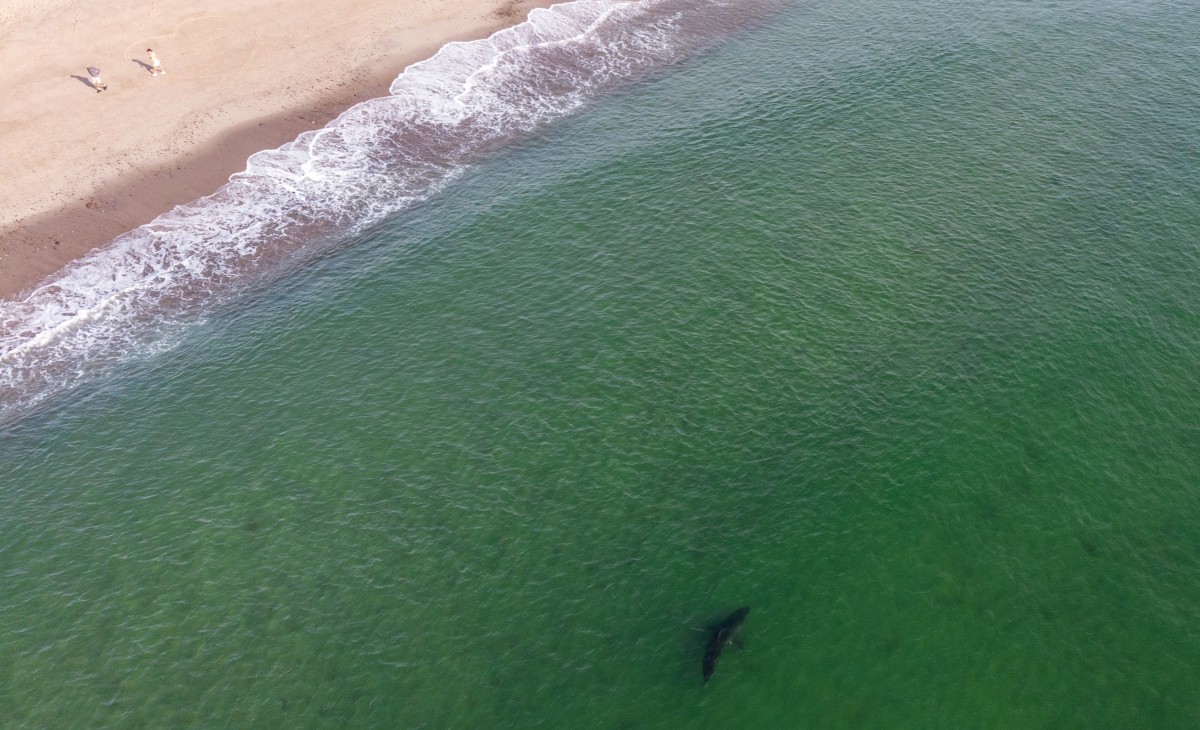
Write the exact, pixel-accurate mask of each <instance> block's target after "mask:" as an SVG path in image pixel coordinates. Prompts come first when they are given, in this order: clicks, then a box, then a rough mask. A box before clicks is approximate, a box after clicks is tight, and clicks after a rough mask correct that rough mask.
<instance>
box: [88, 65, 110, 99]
mask: <svg viewBox="0 0 1200 730" xmlns="http://www.w3.org/2000/svg"><path fill="white" fill-rule="evenodd" d="M87 72H88V78H89V79H91V81H92V87H93V88H95V89H96V93H97V94H99V93H100V92H101V91H104V90H105V89H107V88H108V84H106V83H104V82H103V81H101V80H100V69H98V68H96V67H95V66H88V67H87Z"/></svg>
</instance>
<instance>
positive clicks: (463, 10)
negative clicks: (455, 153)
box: [0, 0, 552, 299]
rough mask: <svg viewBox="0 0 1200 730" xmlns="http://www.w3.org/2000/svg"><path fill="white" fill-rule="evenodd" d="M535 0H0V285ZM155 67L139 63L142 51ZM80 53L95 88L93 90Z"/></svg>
mask: <svg viewBox="0 0 1200 730" xmlns="http://www.w3.org/2000/svg"><path fill="white" fill-rule="evenodd" d="M550 4H552V2H551V1H550V0H333V1H326V0H207V1H205V0H136V1H134V0H97V1H96V2H92V3H88V4H86V5H85V4H84V3H82V2H79V1H78V0H74V1H71V2H67V1H65V0H3V1H2V2H0V69H3V71H4V74H5V77H6V78H7V80H8V81H7V83H8V90H7V92H6V93H5V95H4V96H5V98H4V101H3V103H2V105H0V161H2V163H0V164H2V167H0V298H7V299H13V298H18V297H19V296H20V295H21V293H22V292H25V291H28V290H29V289H31V288H32V287H33V286H34V285H35V284H37V282H39V281H40V280H41V279H43V278H44V277H46V276H48V275H50V274H52V273H54V272H55V271H57V270H58V269H59V268H61V267H62V266H63V265H64V264H66V263H68V262H69V261H71V260H72V259H75V258H78V257H80V256H82V255H84V254H85V253H87V252H88V251H90V250H92V249H94V248H96V247H98V246H103V245H105V244H107V243H108V242H110V241H111V240H112V239H113V238H115V237H116V236H118V235H119V234H121V233H123V232H125V231H128V230H130V229H132V228H136V227H137V226H139V225H142V224H144V223H147V222H149V221H151V220H153V219H154V218H155V217H156V216H158V215H159V214H161V213H164V212H166V211H168V210H170V209H171V208H172V207H174V206H175V205H178V204H180V203H185V202H187V201H190V200H194V199H196V198H198V197H201V196H203V195H207V194H209V193H211V192H213V191H214V190H216V189H217V188H218V187H220V186H221V185H222V184H224V183H225V181H226V180H227V179H228V178H229V176H230V175H232V174H233V173H235V172H239V171H241V170H242V169H244V167H245V162H246V158H248V157H249V156H250V155H251V154H252V153H254V152H257V151H259V150H262V149H270V148H273V147H278V146H279V145H281V144H284V143H286V142H288V141H290V140H292V139H294V138H295V137H296V136H297V135H298V134H299V133H301V132H303V131H305V130H309V129H315V128H318V127H321V126H324V125H325V123H326V122H328V121H330V120H331V119H333V118H334V117H336V116H337V115H338V114H339V113H340V112H342V111H343V110H344V109H346V108H347V107H349V106H351V105H352V104H354V103H356V102H358V101H363V100H365V99H370V98H375V97H380V96H385V95H386V94H387V90H388V86H389V84H390V83H391V81H392V80H393V79H394V78H395V77H396V76H397V75H398V74H399V73H400V72H401V71H402V70H403V69H404V67H405V66H407V65H408V64H410V63H413V62H416V61H419V60H422V59H425V58H428V57H430V56H432V55H433V54H434V53H436V52H437V50H438V49H439V48H440V47H441V46H443V45H445V44H446V43H447V42H450V41H453V40H472V39H477V38H483V37H486V36H487V35H488V34H490V33H492V32H494V31H496V30H498V29H500V28H502V27H504V26H507V25H512V24H515V23H518V22H521V21H522V20H524V19H525V17H526V16H527V15H528V14H529V11H530V10H532V9H533V8H535V7H544V6H548V5H550ZM147 48H153V49H154V50H155V51H156V52H157V53H158V55H159V57H160V58H161V59H162V63H163V67H164V68H165V69H166V71H167V73H166V75H162V76H158V77H153V76H151V75H150V72H149V67H148V65H147V64H145V63H144V62H145V61H146V49H147ZM87 66H98V67H99V68H100V69H101V73H102V77H103V79H104V81H105V83H107V84H108V85H109V86H108V90H107V91H105V92H103V93H97V92H96V91H95V90H93V89H92V87H91V85H90V84H89V83H88V81H87V72H86V70H85V68H86V67H87Z"/></svg>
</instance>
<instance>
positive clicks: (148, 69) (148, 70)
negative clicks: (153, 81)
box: [129, 58, 154, 73]
mask: <svg viewBox="0 0 1200 730" xmlns="http://www.w3.org/2000/svg"><path fill="white" fill-rule="evenodd" d="M129 60H130V61H132V62H133V63H136V64H137V65H139V66H141V67H142V68H144V69H146V73H154V67H153V66H151V65H150V64H148V63H146V62H145V61H140V60H138V59H136V58H131V59H129Z"/></svg>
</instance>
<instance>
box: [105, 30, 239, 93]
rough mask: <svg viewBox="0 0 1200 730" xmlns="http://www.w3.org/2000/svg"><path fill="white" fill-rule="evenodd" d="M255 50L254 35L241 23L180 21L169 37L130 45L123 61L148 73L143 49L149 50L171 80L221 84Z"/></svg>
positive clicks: (158, 37) (154, 37) (157, 37)
mask: <svg viewBox="0 0 1200 730" xmlns="http://www.w3.org/2000/svg"><path fill="white" fill-rule="evenodd" d="M257 46H258V31H257V30H256V29H255V28H254V26H253V25H251V24H249V23H247V22H246V21H245V19H243V18H238V17H236V16H232V15H208V16H204V17H202V18H194V19H192V20H185V21H183V22H182V23H180V24H179V25H177V26H175V30H173V31H172V32H171V34H170V35H160V36H152V37H149V38H143V39H141V40H138V41H134V42H133V43H131V44H129V46H127V47H126V48H125V58H126V59H127V60H129V61H130V62H135V63H140V64H141V65H142V67H143V68H145V69H146V70H147V72H149V70H150V67H149V65H148V64H146V63H145V59H146V49H147V48H153V49H154V50H155V52H156V53H158V56H159V58H161V59H162V61H163V67H164V68H165V69H166V70H167V73H168V75H169V76H170V77H172V78H176V79H179V78H183V79H203V80H205V81H221V80H223V79H226V78H229V77H231V76H233V75H235V74H237V72H238V71H241V70H242V68H244V67H245V65H246V63H247V62H249V61H250V58H251V57H252V56H253V55H254V50H255V48H256V47H257Z"/></svg>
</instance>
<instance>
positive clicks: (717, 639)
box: [703, 606, 750, 684]
mask: <svg viewBox="0 0 1200 730" xmlns="http://www.w3.org/2000/svg"><path fill="white" fill-rule="evenodd" d="M749 613H750V607H749V606H742V607H741V608H739V609H738V610H736V611H734V612H733V613H731V614H729V615H728V616H726V617H725V618H723V619H721V622H720V623H718V624H717V625H716V626H714V627H713V628H712V636H711V637H710V638H709V640H708V648H707V649H705V650H704V665H703V669H704V683H705V684H708V680H709V679H711V678H712V675H713V672H714V671H716V668H717V659H719V658H721V651H722V650H723V649H724V648H725V646H726V645H727V644H729V643H730V642H732V641H733V636H734V634H736V633H737V630H738V629H739V628H740V627H741V625H742V623H744V622H745V620H746V615H747V614H749Z"/></svg>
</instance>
